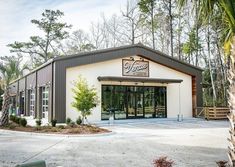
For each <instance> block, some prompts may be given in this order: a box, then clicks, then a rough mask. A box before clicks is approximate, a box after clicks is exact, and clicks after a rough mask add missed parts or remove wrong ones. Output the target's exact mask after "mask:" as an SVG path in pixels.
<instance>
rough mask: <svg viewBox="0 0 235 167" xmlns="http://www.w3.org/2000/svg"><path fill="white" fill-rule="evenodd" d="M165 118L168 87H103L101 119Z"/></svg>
mask: <svg viewBox="0 0 235 167" xmlns="http://www.w3.org/2000/svg"><path fill="white" fill-rule="evenodd" d="M112 114H113V115H114V119H126V118H165V117H166V116H167V115H166V87H145V86H116V85H111V86H110V85H103V86H102V112H101V119H102V120H107V119H109V117H110V115H112Z"/></svg>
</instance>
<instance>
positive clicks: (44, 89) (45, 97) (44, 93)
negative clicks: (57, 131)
mask: <svg viewBox="0 0 235 167" xmlns="http://www.w3.org/2000/svg"><path fill="white" fill-rule="evenodd" d="M48 103H49V88H48V87H42V118H48Z"/></svg>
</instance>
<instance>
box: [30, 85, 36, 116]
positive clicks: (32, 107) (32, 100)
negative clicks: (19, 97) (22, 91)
mask: <svg viewBox="0 0 235 167" xmlns="http://www.w3.org/2000/svg"><path fill="white" fill-rule="evenodd" d="M29 115H30V116H33V117H34V116H35V91H34V90H29Z"/></svg>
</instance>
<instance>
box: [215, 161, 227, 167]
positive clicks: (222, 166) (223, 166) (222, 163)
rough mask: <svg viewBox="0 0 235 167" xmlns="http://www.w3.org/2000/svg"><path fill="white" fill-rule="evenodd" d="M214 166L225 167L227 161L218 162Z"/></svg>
mask: <svg viewBox="0 0 235 167" xmlns="http://www.w3.org/2000/svg"><path fill="white" fill-rule="evenodd" d="M216 164H217V165H218V167H226V166H227V165H228V161H218V162H216Z"/></svg>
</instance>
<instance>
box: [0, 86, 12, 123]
mask: <svg viewBox="0 0 235 167" xmlns="http://www.w3.org/2000/svg"><path fill="white" fill-rule="evenodd" d="M3 98H4V99H3V107H2V116H1V119H0V126H6V125H8V123H9V118H8V116H9V112H8V111H9V104H10V96H9V90H8V87H7V88H6V90H5V93H4V97H3Z"/></svg>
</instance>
